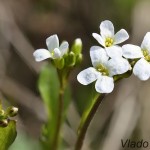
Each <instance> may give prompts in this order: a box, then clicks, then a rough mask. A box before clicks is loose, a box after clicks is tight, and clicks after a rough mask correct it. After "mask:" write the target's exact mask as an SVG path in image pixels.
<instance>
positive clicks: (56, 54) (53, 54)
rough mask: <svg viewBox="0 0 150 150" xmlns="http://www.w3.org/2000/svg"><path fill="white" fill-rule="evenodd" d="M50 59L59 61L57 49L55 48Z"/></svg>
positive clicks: (59, 55) (59, 53) (59, 54)
mask: <svg viewBox="0 0 150 150" xmlns="http://www.w3.org/2000/svg"><path fill="white" fill-rule="evenodd" d="M52 58H53V59H59V58H61V52H60V50H59V49H58V48H55V49H54V50H53V52H52Z"/></svg>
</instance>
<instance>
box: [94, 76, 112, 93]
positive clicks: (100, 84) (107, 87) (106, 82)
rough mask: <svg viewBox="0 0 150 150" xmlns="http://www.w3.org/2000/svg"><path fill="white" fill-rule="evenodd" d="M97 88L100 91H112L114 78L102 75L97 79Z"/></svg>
mask: <svg viewBox="0 0 150 150" xmlns="http://www.w3.org/2000/svg"><path fill="white" fill-rule="evenodd" d="M95 89H96V91H97V92H99V93H111V92H112V91H113V89H114V80H113V78H112V77H108V76H100V77H99V78H98V80H97V81H96V84H95Z"/></svg>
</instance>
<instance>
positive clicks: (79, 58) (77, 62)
mask: <svg viewBox="0 0 150 150" xmlns="http://www.w3.org/2000/svg"><path fill="white" fill-rule="evenodd" d="M82 60H83V55H82V54H79V55H77V56H76V65H79V64H80V63H81V62H82Z"/></svg>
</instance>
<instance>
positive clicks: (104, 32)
mask: <svg viewBox="0 0 150 150" xmlns="http://www.w3.org/2000/svg"><path fill="white" fill-rule="evenodd" d="M92 36H93V37H94V38H95V39H96V40H97V41H98V43H99V44H101V45H102V46H103V47H105V50H106V52H107V54H108V56H109V57H111V58H113V57H114V55H112V54H113V53H115V56H116V55H117V56H120V55H122V49H121V48H120V47H119V46H117V44H120V43H122V42H124V41H126V40H127V39H128V38H129V35H128V33H127V31H126V30H125V29H121V30H120V31H118V32H117V33H116V34H115V33H114V26H113V24H112V22H111V21H109V20H105V21H102V22H101V24H100V34H97V33H93V34H92Z"/></svg>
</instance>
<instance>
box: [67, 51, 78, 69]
mask: <svg viewBox="0 0 150 150" xmlns="http://www.w3.org/2000/svg"><path fill="white" fill-rule="evenodd" d="M65 63H66V66H68V67H73V66H74V65H75V63H76V56H75V54H74V53H73V52H70V53H69V54H68V56H67V57H66V62H65Z"/></svg>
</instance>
